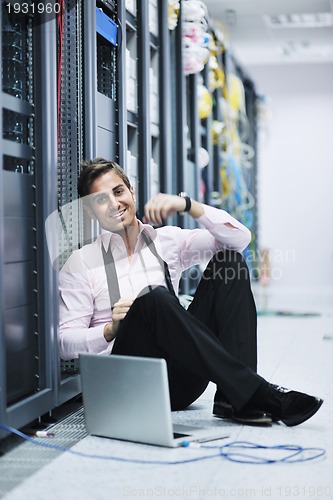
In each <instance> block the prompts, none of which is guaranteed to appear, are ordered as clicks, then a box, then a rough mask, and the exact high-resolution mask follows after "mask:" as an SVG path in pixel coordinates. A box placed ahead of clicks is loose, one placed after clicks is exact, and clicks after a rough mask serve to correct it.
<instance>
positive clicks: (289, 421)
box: [280, 399, 324, 427]
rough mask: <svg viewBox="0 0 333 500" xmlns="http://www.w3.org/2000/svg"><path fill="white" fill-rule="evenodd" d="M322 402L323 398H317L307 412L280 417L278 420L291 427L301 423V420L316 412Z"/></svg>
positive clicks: (303, 420)
mask: <svg viewBox="0 0 333 500" xmlns="http://www.w3.org/2000/svg"><path fill="white" fill-rule="evenodd" d="M323 402H324V401H323V399H318V400H317V401H316V404H315V405H314V406H313V407H312V408H311V410H309V411H308V412H306V413H303V414H302V415H296V416H294V417H290V418H284V419H282V418H281V419H280V420H281V422H283V423H284V424H285V425H287V426H288V427H293V426H295V425H299V424H302V423H303V422H305V421H306V420H308V419H309V418H311V417H312V416H313V415H314V414H315V413H317V411H318V410H319V408H320V407H321V405H322V404H323Z"/></svg>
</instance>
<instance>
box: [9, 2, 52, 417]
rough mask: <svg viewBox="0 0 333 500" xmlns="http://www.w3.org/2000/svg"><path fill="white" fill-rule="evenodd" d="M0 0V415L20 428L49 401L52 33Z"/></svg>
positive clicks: (49, 24)
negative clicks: (47, 232)
mask: <svg viewBox="0 0 333 500" xmlns="http://www.w3.org/2000/svg"><path fill="white" fill-rule="evenodd" d="M7 4H8V2H7ZM10 6H12V3H10ZM1 7H2V11H1V26H2V41H1V52H2V89H1V112H2V120H1V121H2V134H1V155H2V169H1V172H0V176H1V177H0V178H1V181H0V188H1V202H0V203H1V205H0V206H1V208H0V215H1V226H0V230H1V235H0V241H1V245H2V252H1V263H0V266H1V267H0V275H1V278H0V284H1V291H2V294H1V296H2V300H1V308H2V313H1V318H2V320H1V325H0V342H1V348H2V349H1V356H2V359H1V361H2V362H1V368H0V370H1V371H0V389H1V390H0V418H1V421H2V422H5V423H7V424H9V425H12V426H16V427H20V426H22V425H24V424H26V423H27V422H28V421H31V420H33V419H35V418H37V417H38V416H40V415H42V414H43V413H45V412H47V411H48V410H49V409H50V408H52V407H54V405H55V391H54V389H55V379H54V376H53V364H54V356H53V351H54V346H55V333H56V324H57V317H56V309H55V307H54V303H55V294H56V277H55V272H54V269H53V268H52V265H51V262H50V259H49V255H48V250H47V243H46V237H45V231H44V220H45V218H46V216H47V214H48V213H49V212H50V211H52V210H54V209H55V208H56V191H55V190H54V185H55V179H56V148H55V147H54V145H55V144H56V120H57V114H56V99H53V98H52V96H55V95H56V92H55V90H56V87H55V81H56V67H55V65H54V64H52V61H55V60H56V57H55V55H56V39H55V20H54V19H53V21H49V22H47V19H46V18H43V17H39V18H38V19H36V17H34V16H33V15H31V14H22V13H15V12H13V11H12V10H11V9H9V8H8V5H7V7H6V6H5V4H4V3H2V5H1ZM9 10H10V11H11V12H9ZM42 82H43V83H42Z"/></svg>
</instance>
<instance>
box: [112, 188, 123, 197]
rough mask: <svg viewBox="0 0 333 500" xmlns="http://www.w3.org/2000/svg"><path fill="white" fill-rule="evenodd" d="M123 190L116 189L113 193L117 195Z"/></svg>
mask: <svg viewBox="0 0 333 500" xmlns="http://www.w3.org/2000/svg"><path fill="white" fill-rule="evenodd" d="M122 192H123V190H122V189H117V190H116V191H115V192H114V194H115V195H116V196H117V195H120V194H121V193H122Z"/></svg>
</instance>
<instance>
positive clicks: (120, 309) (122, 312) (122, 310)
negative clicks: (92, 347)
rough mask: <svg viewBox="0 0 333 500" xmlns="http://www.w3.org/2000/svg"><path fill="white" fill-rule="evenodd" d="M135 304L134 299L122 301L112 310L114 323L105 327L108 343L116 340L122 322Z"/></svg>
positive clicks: (105, 336)
mask: <svg viewBox="0 0 333 500" xmlns="http://www.w3.org/2000/svg"><path fill="white" fill-rule="evenodd" d="M133 302H134V301H133V299H120V300H118V302H116V303H115V305H114V307H113V310H112V321H111V322H110V323H107V324H106V325H105V327H104V338H105V340H106V341H107V342H111V340H113V339H115V338H116V336H117V333H118V330H119V325H120V322H121V321H122V320H123V319H124V318H125V316H126V314H127V313H128V311H129V309H130V307H131V305H132V304H133Z"/></svg>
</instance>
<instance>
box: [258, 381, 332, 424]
mask: <svg viewBox="0 0 333 500" xmlns="http://www.w3.org/2000/svg"><path fill="white" fill-rule="evenodd" d="M322 404H323V400H322V399H319V398H316V397H314V396H309V395H308V394H303V393H302V392H297V391H292V390H290V389H286V388H285V387H281V386H279V385H274V384H269V388H268V392H267V397H266V401H265V404H263V405H262V406H263V407H264V408H265V409H266V411H269V412H270V413H271V414H272V417H273V420H276V421H277V420H281V422H283V423H284V424H286V425H288V426H289V427H292V426H294V425H299V424H301V423H302V422H305V421H306V420H308V419H309V418H311V417H312V416H313V415H314V414H315V413H316V412H317V411H318V410H319V408H320V407H321V405H322Z"/></svg>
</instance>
